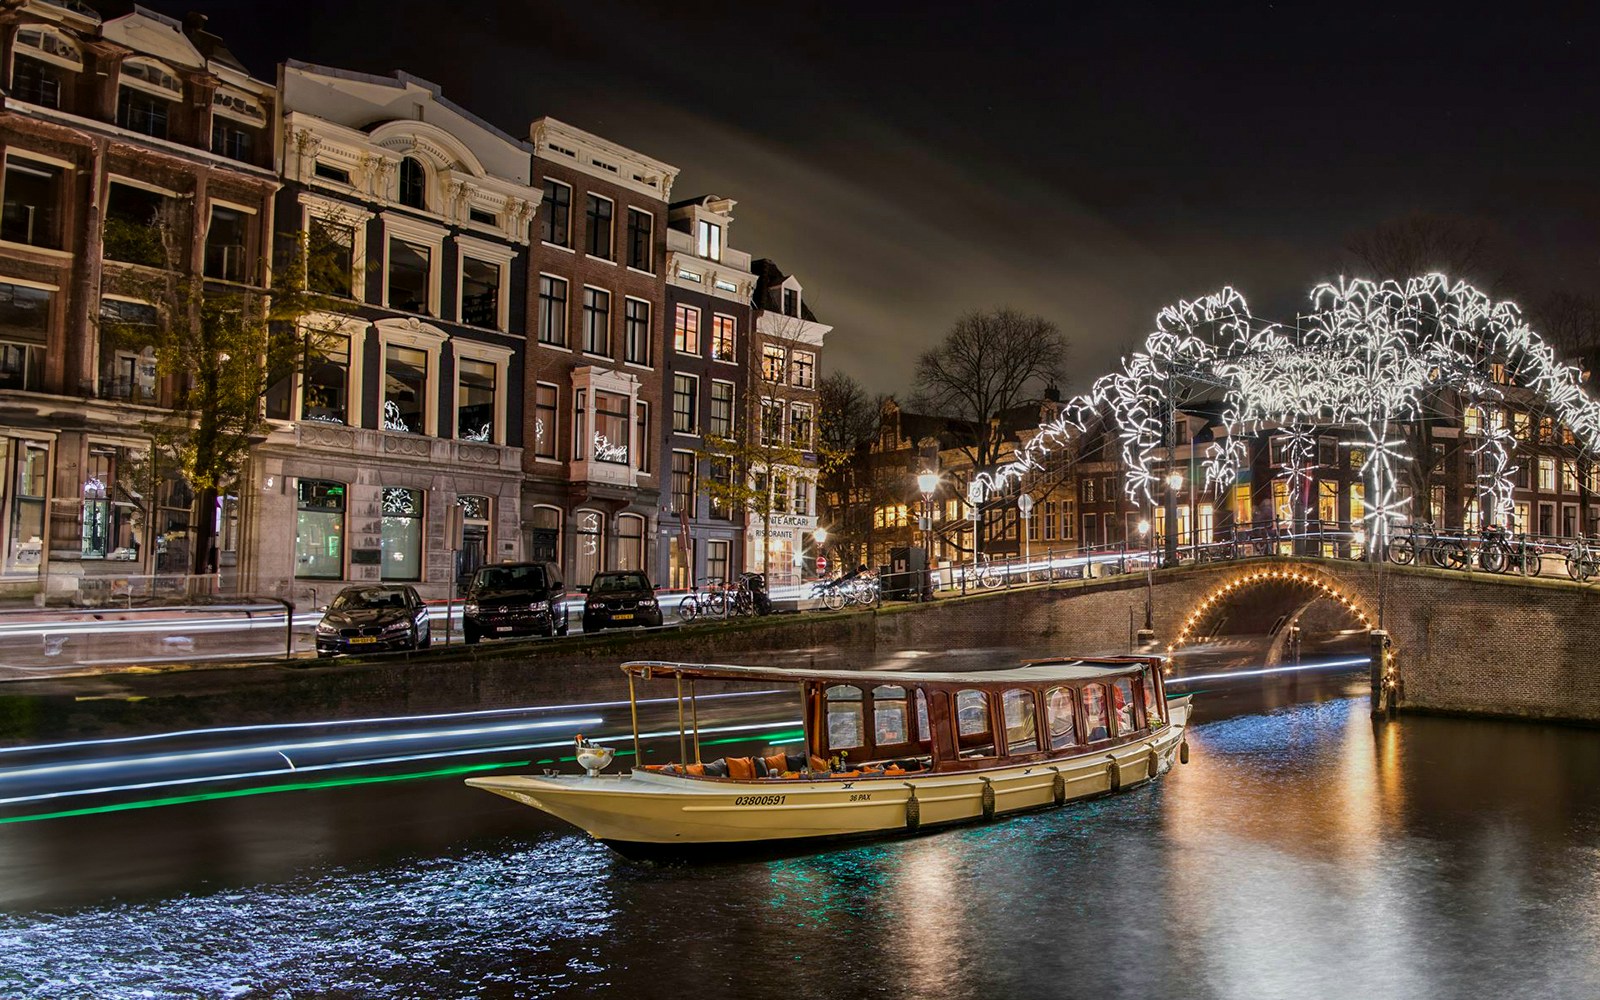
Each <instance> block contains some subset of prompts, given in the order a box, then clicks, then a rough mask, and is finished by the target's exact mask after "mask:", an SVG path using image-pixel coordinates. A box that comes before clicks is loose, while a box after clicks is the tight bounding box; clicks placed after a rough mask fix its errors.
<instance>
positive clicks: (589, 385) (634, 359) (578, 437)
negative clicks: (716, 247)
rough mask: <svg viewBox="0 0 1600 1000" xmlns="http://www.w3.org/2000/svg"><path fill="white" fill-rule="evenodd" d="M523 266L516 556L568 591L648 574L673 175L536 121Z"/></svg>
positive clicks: (644, 159)
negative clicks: (533, 198) (531, 209)
mask: <svg viewBox="0 0 1600 1000" xmlns="http://www.w3.org/2000/svg"><path fill="white" fill-rule="evenodd" d="M530 134H531V137H532V145H533V168H532V170H533V184H534V186H535V187H536V188H540V189H542V192H543V203H542V205H541V207H540V211H539V217H538V220H537V225H538V231H537V234H536V237H537V238H536V239H535V241H534V244H533V247H532V251H531V258H532V259H531V262H530V264H529V275H530V278H529V282H530V295H529V305H528V316H529V326H530V328H531V330H532V334H533V335H532V336H531V337H529V339H528V344H527V348H526V350H527V363H526V376H525V382H524V384H525V395H526V398H527V406H526V409H525V411H524V418H523V419H524V428H525V430H524V440H525V442H526V447H525V449H524V453H523V472H524V476H525V481H524V484H523V515H524V521H525V524H526V526H527V531H526V547H525V548H526V553H527V555H528V556H529V557H531V558H549V559H555V560H557V561H559V562H560V563H562V565H563V566H564V567H565V568H566V571H567V575H568V577H569V579H570V580H572V581H573V582H574V583H579V584H585V583H587V582H588V581H589V579H590V578H591V577H593V576H594V574H595V573H596V572H597V571H599V570H602V569H644V568H646V567H648V566H652V565H654V553H653V552H652V551H651V549H652V547H653V546H652V540H653V539H655V537H656V535H657V523H658V519H659V517H660V514H661V510H662V492H663V490H662V480H663V477H664V475H665V474H666V473H665V471H664V470H662V469H661V468H660V460H661V457H662V456H661V454H660V451H659V448H658V447H657V446H656V442H658V441H659V440H660V437H659V436H658V435H657V434H656V432H655V431H654V430H653V428H655V427H657V426H659V422H660V421H661V420H662V419H663V414H664V412H665V407H664V394H663V388H662V386H663V378H662V368H663V363H664V362H663V355H664V352H665V344H664V340H665V337H664V332H663V331H664V329H665V325H664V324H665V318H664V317H665V314H666V311H667V310H666V279H665V276H664V274H663V268H664V264H665V259H666V230H667V203H668V199H669V198H670V197H671V192H672V182H673V180H674V179H675V178H676V177H677V174H678V171H677V168H675V167H672V166H669V165H667V164H665V163H662V162H660V161H658V160H654V159H651V158H650V157H648V156H645V155H643V154H641V153H637V152H634V151H633V150H630V149H627V148H624V147H622V146H619V145H617V144H616V143H614V142H611V141H610V140H607V139H604V138H601V137H600V136H597V135H593V134H591V133H589V132H585V131H583V130H581V129H577V128H573V127H572V126H570V125H567V124H565V123H563V122H560V121H557V120H555V119H554V118H540V119H538V120H537V121H535V122H534V123H533V126H532V129H531V133H530Z"/></svg>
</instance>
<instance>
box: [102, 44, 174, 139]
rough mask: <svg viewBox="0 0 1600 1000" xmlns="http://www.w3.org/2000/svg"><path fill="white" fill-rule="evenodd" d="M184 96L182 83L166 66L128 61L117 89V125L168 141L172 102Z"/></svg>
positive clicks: (154, 62)
mask: <svg viewBox="0 0 1600 1000" xmlns="http://www.w3.org/2000/svg"><path fill="white" fill-rule="evenodd" d="M182 97H183V84H182V83H179V82H178V78H177V76H175V75H174V74H173V72H172V71H171V70H170V69H168V68H167V67H166V66H164V65H163V64H161V63H158V62H156V61H155V60H154V59H129V60H127V61H125V62H124V63H123V64H122V85H121V86H120V87H118V88H117V124H118V125H120V126H122V127H123V128H125V129H128V130H129V131H130V132H138V133H140V134H142V135H148V136H153V137H155V138H157V139H165V138H166V137H167V123H168V119H169V118H170V116H171V112H172V106H173V102H174V101H177V100H179V99H181V98H182Z"/></svg>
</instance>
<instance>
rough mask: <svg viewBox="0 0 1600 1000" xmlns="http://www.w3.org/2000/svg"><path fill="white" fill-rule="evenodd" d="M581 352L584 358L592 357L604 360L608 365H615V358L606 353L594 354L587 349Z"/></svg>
mask: <svg viewBox="0 0 1600 1000" xmlns="http://www.w3.org/2000/svg"><path fill="white" fill-rule="evenodd" d="M582 354H583V356H584V357H586V358H593V359H594V360H596V361H604V362H605V363H606V364H608V365H615V364H616V363H617V359H616V358H613V357H611V356H609V355H606V354H594V353H591V352H589V351H583V352H582Z"/></svg>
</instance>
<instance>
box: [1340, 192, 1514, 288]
mask: <svg viewBox="0 0 1600 1000" xmlns="http://www.w3.org/2000/svg"><path fill="white" fill-rule="evenodd" d="M1345 249H1346V250H1347V251H1348V252H1349V253H1350V255H1351V256H1352V257H1354V258H1355V260H1356V262H1357V263H1359V264H1360V265H1361V266H1362V267H1364V268H1365V269H1366V270H1367V271H1369V272H1370V273H1369V274H1368V275H1366V277H1371V278H1373V279H1376V280H1378V281H1382V280H1384V279H1386V278H1393V279H1394V280H1396V281H1402V282H1403V281H1405V280H1406V279H1407V278H1410V277H1413V276H1415V275H1419V274H1428V273H1430V272H1434V271H1438V272H1440V273H1442V274H1445V275H1448V276H1449V277H1451V278H1458V279H1466V280H1468V281H1471V282H1473V283H1474V284H1477V285H1478V286H1480V287H1482V288H1483V289H1485V290H1486V291H1493V290H1501V289H1503V288H1504V287H1505V286H1506V285H1507V284H1508V283H1509V282H1510V280H1511V268H1510V266H1509V264H1508V263H1507V262H1508V260H1509V254H1507V252H1506V251H1505V248H1504V245H1503V240H1502V238H1501V236H1500V234H1499V232H1498V231H1497V230H1496V229H1494V227H1492V226H1491V225H1490V224H1489V223H1487V222H1485V221H1483V220H1481V219H1474V218H1470V217H1465V216H1455V215H1438V214H1432V213H1428V212H1414V213H1412V214H1410V215H1407V216H1403V217H1401V218H1398V219H1389V220H1387V221H1384V222H1380V223H1378V224H1377V225H1375V226H1373V227H1372V228H1370V229H1366V230H1362V231H1361V232H1358V233H1356V234H1354V235H1353V236H1351V237H1350V241H1349V243H1348V244H1346V247H1345Z"/></svg>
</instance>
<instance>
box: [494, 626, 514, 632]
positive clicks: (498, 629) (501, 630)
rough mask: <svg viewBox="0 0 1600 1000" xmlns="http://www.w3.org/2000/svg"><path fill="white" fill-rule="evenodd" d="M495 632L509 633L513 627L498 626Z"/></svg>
mask: <svg viewBox="0 0 1600 1000" xmlns="http://www.w3.org/2000/svg"><path fill="white" fill-rule="evenodd" d="M494 630H495V631H496V632H509V631H511V626H510V625H496V626H495V629H494Z"/></svg>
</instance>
